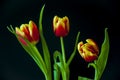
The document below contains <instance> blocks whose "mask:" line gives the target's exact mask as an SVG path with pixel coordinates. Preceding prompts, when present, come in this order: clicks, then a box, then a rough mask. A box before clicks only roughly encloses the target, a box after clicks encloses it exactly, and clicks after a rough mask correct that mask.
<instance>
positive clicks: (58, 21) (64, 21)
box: [53, 16, 70, 37]
mask: <svg viewBox="0 0 120 80" xmlns="http://www.w3.org/2000/svg"><path fill="white" fill-rule="evenodd" d="M69 28H70V25H69V19H68V17H67V16H65V17H63V18H60V17H58V16H55V17H54V18H53V31H54V33H55V35H56V36H57V37H64V36H67V35H68V33H69Z"/></svg>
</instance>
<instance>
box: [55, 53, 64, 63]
mask: <svg viewBox="0 0 120 80" xmlns="http://www.w3.org/2000/svg"><path fill="white" fill-rule="evenodd" d="M57 59H59V62H62V63H63V60H62V55H61V53H60V52H59V51H55V52H54V53H53V60H54V63H56V62H57Z"/></svg>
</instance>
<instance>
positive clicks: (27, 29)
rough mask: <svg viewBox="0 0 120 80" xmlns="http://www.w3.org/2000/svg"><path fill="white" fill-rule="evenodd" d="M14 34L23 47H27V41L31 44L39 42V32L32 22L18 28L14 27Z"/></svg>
mask: <svg viewBox="0 0 120 80" xmlns="http://www.w3.org/2000/svg"><path fill="white" fill-rule="evenodd" d="M15 30H16V34H18V39H19V40H20V42H21V43H22V44H24V45H27V43H26V41H25V40H24V38H25V39H27V40H28V41H29V42H31V43H32V44H36V43H37V42H38V41H39V31H38V28H37V26H36V24H35V23H34V22H33V21H29V24H22V25H21V26H20V28H18V27H16V28H15Z"/></svg>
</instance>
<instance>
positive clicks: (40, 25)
mask: <svg viewBox="0 0 120 80" xmlns="http://www.w3.org/2000/svg"><path fill="white" fill-rule="evenodd" d="M44 8H45V5H43V6H42V9H41V11H40V17H39V30H40V32H41V33H43V30H42V18H43V11H44Z"/></svg>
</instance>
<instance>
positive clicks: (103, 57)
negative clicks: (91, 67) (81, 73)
mask: <svg viewBox="0 0 120 80" xmlns="http://www.w3.org/2000/svg"><path fill="white" fill-rule="evenodd" d="M109 47H110V45H109V36H108V32H107V28H105V38H104V42H103V44H102V47H101V52H100V55H99V57H98V60H97V62H96V64H97V67H98V69H97V70H98V71H97V73H98V79H97V80H99V79H100V77H101V76H102V74H103V71H104V69H105V67H106V64H107V60H108V55H109Z"/></svg>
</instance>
